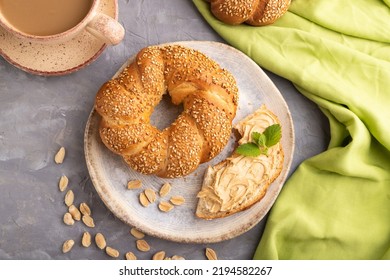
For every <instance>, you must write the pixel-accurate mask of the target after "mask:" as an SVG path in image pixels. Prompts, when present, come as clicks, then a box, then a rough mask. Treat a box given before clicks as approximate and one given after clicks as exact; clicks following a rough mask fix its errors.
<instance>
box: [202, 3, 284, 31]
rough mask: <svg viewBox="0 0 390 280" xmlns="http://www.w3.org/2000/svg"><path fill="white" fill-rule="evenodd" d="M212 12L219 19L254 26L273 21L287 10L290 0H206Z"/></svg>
mask: <svg viewBox="0 0 390 280" xmlns="http://www.w3.org/2000/svg"><path fill="white" fill-rule="evenodd" d="M208 2H210V9H211V12H212V14H213V15H214V16H215V17H216V18H218V19H219V20H220V21H222V22H224V23H227V24H231V25H237V24H241V23H244V22H245V23H247V24H250V25H254V26H262V25H269V24H272V23H274V22H275V21H276V20H277V19H278V18H280V17H281V16H282V15H284V13H285V12H286V11H287V9H288V7H289V6H290V3H291V0H208Z"/></svg>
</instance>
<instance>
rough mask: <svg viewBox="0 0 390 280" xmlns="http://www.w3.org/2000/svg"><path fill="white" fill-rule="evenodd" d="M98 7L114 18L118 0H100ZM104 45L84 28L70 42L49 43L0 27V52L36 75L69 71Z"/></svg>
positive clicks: (93, 57) (96, 54)
mask: <svg viewBox="0 0 390 280" xmlns="http://www.w3.org/2000/svg"><path fill="white" fill-rule="evenodd" d="M98 11H100V12H102V13H104V14H106V15H109V16H111V17H113V18H115V19H117V16H118V4H117V0H103V1H100V6H99V9H98ZM105 48H106V44H104V43H102V41H100V40H98V39H96V38H95V37H94V36H92V35H91V34H89V33H88V32H86V31H83V32H81V33H80V34H79V35H78V36H77V37H75V38H73V39H72V40H70V41H69V42H66V43H62V44H50V45H49V44H42V43H37V42H29V41H27V40H24V39H20V38H16V37H15V36H12V35H11V34H9V33H8V32H7V31H6V30H5V29H3V28H2V27H0V55H1V56H3V57H4V59H5V60H7V61H8V62H9V63H11V64H12V65H14V66H16V67H18V68H20V69H22V70H24V71H26V72H29V73H32V74H36V75H44V76H58V75H65V74H70V73H72V72H75V71H77V70H79V69H81V68H83V67H85V66H87V65H89V64H90V63H92V62H93V61H94V60H96V59H97V58H98V57H99V55H100V54H101V53H102V52H103V50H104V49H105Z"/></svg>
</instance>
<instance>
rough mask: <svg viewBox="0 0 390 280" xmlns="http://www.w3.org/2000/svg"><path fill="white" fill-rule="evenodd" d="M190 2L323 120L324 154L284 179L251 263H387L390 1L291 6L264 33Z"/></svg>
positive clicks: (297, 0) (326, 0)
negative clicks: (282, 79)
mask: <svg viewBox="0 0 390 280" xmlns="http://www.w3.org/2000/svg"><path fill="white" fill-rule="evenodd" d="M193 2H194V3H195V5H196V7H197V8H198V10H199V11H200V12H201V14H202V15H203V17H204V18H205V19H206V21H207V22H208V23H209V24H210V26H211V27H212V28H213V29H214V30H215V31H216V32H218V33H219V34H220V35H221V36H222V37H223V38H224V39H225V40H226V41H227V42H228V43H229V44H231V45H232V46H234V47H236V48H237V49H240V50H241V51H243V52H244V53H246V54H247V55H248V56H250V57H251V58H252V59H253V60H254V61H256V62H257V63H258V64H259V65H260V66H261V67H263V68H264V69H267V70H269V71H272V72H274V73H276V74H277V75H280V76H282V77H285V78H286V79H288V80H290V81H291V82H292V83H293V84H294V85H295V86H296V88H297V89H298V90H299V91H300V92H301V93H302V94H304V95H305V96H306V97H308V98H309V99H311V100H312V101H313V102H315V103H316V104H318V106H319V107H320V109H321V110H322V111H323V112H324V114H325V115H326V116H327V117H328V119H329V122H330V130H331V131H330V132H331V140H330V143H329V147H328V149H327V150H326V151H325V152H323V153H321V154H319V155H316V156H314V157H313V158H310V159H308V160H306V161H304V162H303V163H302V164H301V165H300V166H299V167H298V168H297V170H295V172H294V173H293V174H292V176H291V177H290V178H289V179H288V180H287V182H286V184H285V186H284V187H283V189H282V191H281V193H280V195H279V197H278V199H277V200H276V203H275V204H274V206H273V208H272V209H271V211H270V215H269V217H268V220H267V223H266V227H265V231H264V234H263V235H262V238H261V241H260V244H259V246H258V247H257V250H256V252H255V255H254V259H366V260H370V259H390V0H384V1H380V0H343V1H339V0H316V1H307V0H293V1H292V4H291V6H290V8H289V11H288V12H287V13H286V14H285V15H284V16H283V17H282V18H280V19H279V20H278V21H277V22H276V23H274V24H272V25H269V26H264V27H252V26H248V25H245V24H242V25H239V26H229V25H226V24H223V23H222V22H220V21H218V20H216V19H215V18H214V17H213V15H212V14H211V13H210V10H209V4H208V3H207V2H205V1H204V0H193ZM296 137H301V135H299V134H298V135H296Z"/></svg>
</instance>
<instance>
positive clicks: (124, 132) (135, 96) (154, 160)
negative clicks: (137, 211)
mask: <svg viewBox="0 0 390 280" xmlns="http://www.w3.org/2000/svg"><path fill="white" fill-rule="evenodd" d="M166 92H168V93H169V95H170V96H171V99H172V103H173V104H175V105H178V104H180V103H182V104H183V107H184V110H183V112H182V113H181V115H180V116H179V117H178V118H177V119H176V120H175V121H174V122H173V123H172V125H171V126H170V127H168V128H166V129H164V130H162V131H160V130H159V129H157V128H156V127H154V126H153V125H151V124H150V116H151V114H152V112H153V110H154V108H155V106H156V105H157V104H158V103H159V102H160V100H161V99H162V96H163V94H165V93H166ZM237 104H238V88H237V85H236V81H235V79H234V77H233V75H232V74H231V73H230V72H228V71H227V70H225V69H222V68H221V67H220V66H219V65H218V64H217V63H216V62H215V61H213V60H212V59H210V58H208V57H207V56H206V55H204V54H203V53H201V52H199V51H196V50H194V49H190V48H187V47H183V46H179V45H165V46H150V47H147V48H144V49H142V50H141V51H140V52H139V53H138V54H137V56H136V59H135V60H134V61H133V62H132V63H130V64H129V65H128V66H127V67H126V68H125V69H124V70H123V71H122V72H121V73H120V74H119V75H118V76H117V77H116V78H114V79H111V80H109V81H107V82H106V83H104V84H103V85H102V87H101V88H100V89H99V91H98V93H97V95H96V100H95V109H96V111H97V112H98V114H99V115H100V116H101V122H100V129H99V131H100V137H101V139H102V141H103V143H104V144H105V145H106V146H107V148H108V149H110V150H111V151H112V152H114V153H116V154H119V155H121V156H122V157H123V159H124V161H125V162H126V163H127V164H128V165H129V166H130V167H131V168H133V169H134V170H136V171H139V172H140V173H143V174H155V175H157V176H160V177H167V178H176V177H182V176H185V175H187V174H189V173H191V172H193V171H194V170H195V169H196V168H197V167H198V166H199V164H201V163H203V162H207V161H209V160H211V159H212V158H214V157H215V156H216V155H218V154H219V153H220V152H221V150H222V149H223V148H224V147H225V145H226V144H227V142H228V140H229V137H230V134H231V129H232V120H233V118H234V117H235V115H236V110H237Z"/></svg>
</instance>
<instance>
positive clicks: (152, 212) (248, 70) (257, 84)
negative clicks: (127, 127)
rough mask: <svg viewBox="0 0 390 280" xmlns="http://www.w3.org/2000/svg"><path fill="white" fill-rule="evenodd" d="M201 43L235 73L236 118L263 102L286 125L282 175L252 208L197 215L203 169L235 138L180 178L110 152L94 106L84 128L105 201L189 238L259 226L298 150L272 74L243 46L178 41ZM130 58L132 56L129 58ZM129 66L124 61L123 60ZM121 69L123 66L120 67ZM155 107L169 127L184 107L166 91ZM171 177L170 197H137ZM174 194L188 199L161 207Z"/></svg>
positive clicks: (144, 223) (130, 220)
mask: <svg viewBox="0 0 390 280" xmlns="http://www.w3.org/2000/svg"><path fill="white" fill-rule="evenodd" d="M177 43H178V44H182V45H185V46H188V47H192V48H194V49H198V50H200V51H201V52H203V53H205V54H206V55H208V56H209V57H211V58H213V59H214V60H215V61H217V62H218V63H219V64H220V65H221V66H222V67H223V68H226V69H227V70H229V71H230V72H231V73H232V74H233V75H234V76H235V78H236V80H237V84H238V87H239V90H240V97H239V107H238V111H237V115H236V118H235V119H234V124H235V123H237V122H238V121H239V120H241V119H242V118H244V117H245V116H247V115H248V114H250V113H252V112H254V111H255V110H256V109H258V108H259V107H260V106H261V104H265V105H266V106H267V107H268V108H269V109H271V110H272V111H273V112H274V113H276V114H277V115H278V117H279V118H280V121H281V124H282V127H283V132H282V133H283V135H282V136H283V138H282V144H283V148H284V152H285V161H284V166H283V170H282V172H281V174H280V176H279V177H278V178H277V179H276V181H274V183H273V184H272V185H271V186H270V187H269V190H268V192H267V194H266V195H265V197H264V198H263V199H262V200H261V201H260V202H258V203H257V204H255V205H253V206H252V207H251V208H249V209H247V210H245V211H243V212H240V213H237V214H234V215H231V216H228V217H225V218H221V219H215V220H202V219H199V218H196V217H195V214H194V213H195V209H196V205H197V198H196V195H197V193H198V191H199V190H200V187H201V184H202V181H203V175H204V172H205V169H206V168H207V166H208V165H214V164H216V163H218V162H220V161H221V160H223V159H225V158H226V157H227V156H229V155H230V154H231V153H232V151H233V149H234V145H235V141H236V140H237V139H235V138H234V136H233V133H232V137H231V139H230V141H229V143H228V145H227V146H226V147H225V149H224V150H223V151H222V152H221V154H220V155H219V156H217V157H216V158H215V159H213V160H212V161H210V162H208V163H204V164H201V165H200V166H199V168H198V169H197V170H196V171H195V172H194V173H192V174H190V175H188V176H186V177H184V178H178V179H162V178H158V177H156V176H146V175H142V174H139V173H137V172H135V171H133V170H131V169H130V168H128V167H127V165H126V164H125V163H124V162H123V160H122V158H121V157H119V156H117V155H115V154H113V153H112V152H110V151H109V150H108V149H107V148H106V147H105V146H104V144H103V143H102V142H101V140H100V138H99V132H98V124H99V120H100V117H99V116H98V114H97V113H96V112H95V111H94V110H92V112H91V114H90V117H89V119H88V123H87V126H86V131H85V139H84V145H85V146H84V148H85V157H86V162H87V166H88V169H89V173H90V176H91V180H92V182H93V184H94V186H95V188H96V190H97V192H98V194H99V195H100V197H101V199H102V200H103V201H104V203H105V204H106V206H107V207H108V208H109V209H110V210H111V211H112V212H113V213H114V214H115V215H116V216H117V217H118V218H120V219H121V220H122V221H124V222H125V223H127V224H129V225H131V226H134V227H136V228H138V229H140V230H141V231H143V232H144V233H146V234H148V235H152V236H155V237H159V238H163V239H167V240H172V241H176V242H189V243H212V242H219V241H222V240H227V239H230V238H233V237H236V236H238V235H240V234H242V233H244V232H246V231H248V230H249V229H251V228H252V227H253V226H255V225H256V224H257V223H258V222H259V221H261V220H262V219H263V218H264V216H265V215H266V214H267V213H268V211H269V209H270V208H271V206H272V205H273V203H274V201H275V199H276V198H277V196H278V194H279V192H280V190H281V188H282V186H283V184H284V182H285V180H286V177H287V175H288V172H289V169H290V165H291V161H292V155H293V150H294V131H293V124H292V119H291V116H290V112H289V109H288V107H287V104H286V102H285V100H284V99H283V97H282V95H281V94H280V92H279V91H278V89H277V88H276V87H275V85H274V84H273V83H272V81H271V80H270V79H269V78H268V76H267V75H266V74H265V73H264V72H263V71H262V70H261V68H260V67H259V66H258V65H257V64H255V63H254V62H253V61H252V60H251V59H250V58H248V57H247V56H246V55H244V54H243V53H241V52H240V51H238V50H236V49H234V48H232V47H230V46H227V45H225V44H221V43H216V42H197V41H189V42H177ZM131 60H132V59H130V60H129V61H131ZM124 66H125V65H124ZM119 71H121V69H120V70H119ZM164 96H165V97H164V98H163V101H162V102H160V104H159V105H158V106H157V107H156V108H155V112H154V113H153V115H152V121H151V122H152V123H153V124H154V125H156V126H157V127H159V128H160V129H161V128H163V127H167V126H169V125H170V123H171V122H172V121H173V120H174V119H175V118H176V117H177V115H178V114H180V111H181V109H180V108H179V107H176V106H174V105H172V104H171V103H170V101H169V97H168V95H164ZM134 179H139V180H141V181H142V182H143V187H142V189H136V190H128V189H127V187H126V186H127V182H128V181H129V180H134ZM165 182H169V183H170V184H171V185H172V189H171V191H170V193H169V194H168V195H167V196H166V197H159V196H158V198H157V201H156V202H155V203H153V204H150V205H149V206H148V207H146V208H145V207H143V206H141V204H140V203H139V200H138V197H139V194H140V192H142V191H143V190H144V189H145V188H153V189H154V190H156V191H158V190H159V189H160V187H161V186H162V185H163V184H164V183H165ZM173 195H181V196H183V197H184V198H185V200H186V201H185V203H184V204H183V205H181V206H176V207H175V208H174V209H173V210H171V211H170V212H167V213H165V212H161V211H160V210H159V209H158V206H157V205H158V202H160V201H166V200H168V199H169V198H170V196H173Z"/></svg>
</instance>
